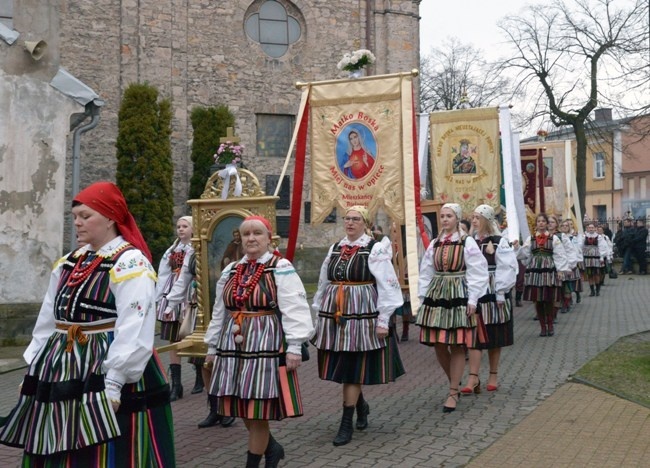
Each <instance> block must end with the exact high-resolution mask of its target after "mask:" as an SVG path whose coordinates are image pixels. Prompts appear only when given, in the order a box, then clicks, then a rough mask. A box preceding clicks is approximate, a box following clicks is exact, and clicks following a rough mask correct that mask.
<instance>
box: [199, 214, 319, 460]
mask: <svg viewBox="0 0 650 468" xmlns="http://www.w3.org/2000/svg"><path fill="white" fill-rule="evenodd" d="M239 230H240V233H241V237H242V243H243V245H244V251H245V253H246V255H245V256H244V257H243V258H242V259H241V260H239V261H238V262H233V263H231V264H230V265H228V266H227V267H226V268H225V269H224V270H223V272H222V274H221V277H220V279H219V281H218V282H217V290H216V299H215V303H214V308H213V310H212V320H211V321H210V325H209V327H208V330H207V332H206V334H205V342H206V343H207V345H208V354H207V356H206V364H208V365H210V364H213V372H212V382H211V383H210V392H209V393H210V394H211V395H214V396H216V397H217V403H218V409H219V414H221V415H222V416H224V417H229V416H232V417H237V418H242V419H243V420H244V424H245V425H246V429H248V453H247V456H248V458H247V461H246V466H247V467H257V466H259V464H260V462H261V459H262V456H264V457H265V466H266V467H276V466H278V463H279V462H280V459H282V458H284V448H283V447H282V445H280V444H279V443H278V442H277V441H276V440H275V439H274V438H273V436H272V435H271V434H270V430H269V421H270V420H281V419H284V418H286V417H297V416H302V401H301V397H300V388H299V385H298V374H297V368H298V367H299V366H300V364H301V361H302V357H301V351H300V346H301V344H302V343H304V342H305V341H307V340H308V339H309V338H310V337H311V336H312V334H313V331H314V327H313V323H312V319H311V313H310V309H309V304H308V303H307V294H306V293H305V288H304V286H303V284H302V281H301V280H300V277H299V276H298V274H297V273H296V270H295V269H294V268H293V265H292V264H291V262H289V261H288V260H286V259H283V258H281V257H279V256H278V255H275V253H272V252H271V251H270V250H269V247H270V246H271V231H272V229H271V224H270V223H269V222H268V220H266V219H265V218H263V217H261V216H249V217H247V218H245V219H244V221H243V222H242V224H241V226H240V228H239Z"/></svg>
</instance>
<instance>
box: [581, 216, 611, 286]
mask: <svg viewBox="0 0 650 468" xmlns="http://www.w3.org/2000/svg"><path fill="white" fill-rule="evenodd" d="M585 227H586V228H587V232H585V237H584V238H583V240H582V256H583V257H584V259H585V260H584V263H585V280H587V282H589V289H590V292H589V295H590V296H600V280H601V276H602V275H604V274H605V258H606V257H607V243H606V242H605V239H603V236H601V235H600V234H598V232H596V224H595V223H593V222H590V223H588V224H587V226H585Z"/></svg>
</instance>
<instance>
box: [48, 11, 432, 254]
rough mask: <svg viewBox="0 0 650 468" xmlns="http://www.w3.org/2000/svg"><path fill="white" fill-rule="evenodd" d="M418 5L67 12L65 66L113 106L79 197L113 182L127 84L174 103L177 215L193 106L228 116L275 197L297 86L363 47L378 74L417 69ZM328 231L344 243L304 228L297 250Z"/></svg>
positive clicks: (328, 74)
mask: <svg viewBox="0 0 650 468" xmlns="http://www.w3.org/2000/svg"><path fill="white" fill-rule="evenodd" d="M419 3H420V1H419V0H401V1H398V0H328V1H322V0H316V1H313V0H311V1H307V0H293V1H289V0H277V1H272V0H227V1H216V0H163V1H161V0H139V1H135V0H122V1H115V0H75V1H71V0H67V1H62V2H61V4H62V11H61V23H60V33H61V34H60V35H61V41H60V47H61V63H62V64H63V65H64V66H65V67H66V68H67V69H68V70H69V71H70V72H71V73H73V74H74V75H75V76H77V77H78V78H80V79H81V80H82V81H84V82H85V83H86V84H88V85H89V86H90V87H92V88H93V89H94V90H96V91H97V92H98V93H99V94H100V96H101V97H102V98H103V99H104V100H105V101H106V105H105V107H104V108H103V109H102V115H101V119H102V123H101V125H100V126H99V127H97V128H96V129H95V130H94V131H93V132H91V133H89V134H88V137H87V138H86V139H85V140H84V141H83V142H82V161H81V168H82V171H81V172H82V184H81V185H82V187H83V186H85V185H86V184H87V183H89V182H91V181H93V180H96V179H100V178H103V179H114V173H115V167H116V159H115V140H116V136H117V113H118V110H119V104H120V98H121V96H122V93H123V92H124V90H125V88H126V86H128V85H129V84H130V83H133V82H148V83H150V84H152V85H154V86H156V87H157V88H158V89H159V91H160V93H161V95H162V96H164V97H169V98H170V99H171V101H172V106H173V121H172V126H173V133H172V153H173V158H174V167H175V171H174V192H175V205H176V212H177V214H182V213H184V210H185V209H186V207H185V201H186V199H187V193H188V186H189V179H190V177H191V173H192V163H191V160H190V152H191V141H192V127H191V123H190V113H191V110H192V109H193V108H194V107H196V106H215V105H219V104H226V105H227V106H228V107H229V108H230V110H231V111H232V112H233V114H234V115H235V119H236V124H235V125H236V128H235V132H236V134H237V135H238V136H239V137H241V139H242V143H243V144H244V146H245V147H246V154H245V162H246V165H247V167H249V168H250V169H252V170H253V171H254V172H255V173H256V174H257V176H258V178H259V179H260V182H261V184H262V186H263V187H266V186H268V187H269V189H271V188H275V180H276V179H277V176H278V175H279V174H280V171H281V167H282V164H283V162H284V157H285V155H286V147H287V146H288V144H289V140H290V136H291V131H292V128H293V125H294V123H295V115H296V113H297V111H298V107H299V102H300V91H299V90H298V89H296V87H295V83H296V82H297V81H303V82H304V81H319V80H327V79H332V78H336V77H337V76H338V75H339V73H340V72H339V70H337V68H336V64H337V62H338V61H339V60H340V59H341V57H342V56H343V54H344V53H345V52H349V51H353V50H356V49H359V48H367V49H370V50H372V51H373V53H375V55H376V56H377V62H376V64H375V65H374V66H373V67H371V68H370V69H369V73H371V74H385V73H394V72H401V71H409V70H411V69H413V68H418V63H419ZM285 31H286V33H285ZM283 33H284V34H283ZM292 169H293V168H292V167H290V169H289V171H288V174H291V173H292ZM267 176H268V177H267ZM307 180H309V178H307ZM306 185H307V186H306V187H305V188H306V190H307V191H306V193H307V196H308V195H309V190H308V182H306ZM284 193H287V192H286V191H285V192H284ZM281 206H282V205H281ZM285 206H286V205H285ZM278 213H279V214H280V215H284V216H289V212H288V210H286V209H280V210H279V211H278ZM303 219H304V216H303ZM323 229H324V230H325V231H326V237H328V238H331V239H334V238H336V237H338V235H339V234H342V232H343V231H342V227H340V226H339V227H338V228H337V224H328V225H324V226H319V228H318V230H317V231H314V230H313V229H311V228H310V227H308V226H307V227H306V228H305V229H303V228H302V227H301V239H300V242H301V243H303V244H305V245H311V244H312V243H313V242H314V241H315V240H316V239H318V240H319V242H322V240H323V237H324V236H323Z"/></svg>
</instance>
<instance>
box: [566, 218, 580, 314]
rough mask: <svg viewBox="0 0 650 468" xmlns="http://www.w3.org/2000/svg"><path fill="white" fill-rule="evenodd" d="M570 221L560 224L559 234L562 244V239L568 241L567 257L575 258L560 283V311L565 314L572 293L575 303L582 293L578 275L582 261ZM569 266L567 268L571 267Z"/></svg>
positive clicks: (578, 300) (571, 298)
mask: <svg viewBox="0 0 650 468" xmlns="http://www.w3.org/2000/svg"><path fill="white" fill-rule="evenodd" d="M571 229H572V225H571V221H569V220H568V219H565V220H564V221H562V222H561V223H560V232H562V242H564V239H565V238H566V239H568V240H569V242H568V245H565V250H566V251H567V256H568V257H569V258H571V257H572V256H573V258H575V264H574V263H571V262H570V261H569V263H570V264H571V265H575V266H574V267H573V268H571V271H567V272H566V273H565V274H564V281H562V294H563V298H562V309H561V312H562V313H563V314H566V313H567V312H571V305H572V302H573V293H576V301H577V302H580V293H581V292H582V276H581V273H580V264H581V263H582V261H583V258H582V248H580V246H579V245H578V243H579V242H578V241H579V238H578V237H577V236H574V235H573V234H571ZM571 265H569V267H571Z"/></svg>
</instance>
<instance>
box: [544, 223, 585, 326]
mask: <svg viewBox="0 0 650 468" xmlns="http://www.w3.org/2000/svg"><path fill="white" fill-rule="evenodd" d="M547 227H548V232H550V233H551V234H553V235H555V236H557V237H559V239H560V240H561V241H562V246H563V247H564V251H565V252H566V261H567V263H568V267H569V268H568V270H566V271H565V272H563V273H564V275H563V281H562V299H561V300H560V301H559V302H556V303H555V306H554V307H553V323H554V324H555V323H557V313H558V311H560V310H562V312H564V284H565V282H566V279H567V278H568V277H571V276H572V274H573V270H574V269H575V268H576V266H577V265H578V257H577V255H576V251H575V249H574V248H573V244H572V243H571V239H570V238H569V236H567V235H565V234H564V233H563V232H562V230H560V220H559V219H558V217H557V216H555V215H548V226H547Z"/></svg>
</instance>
